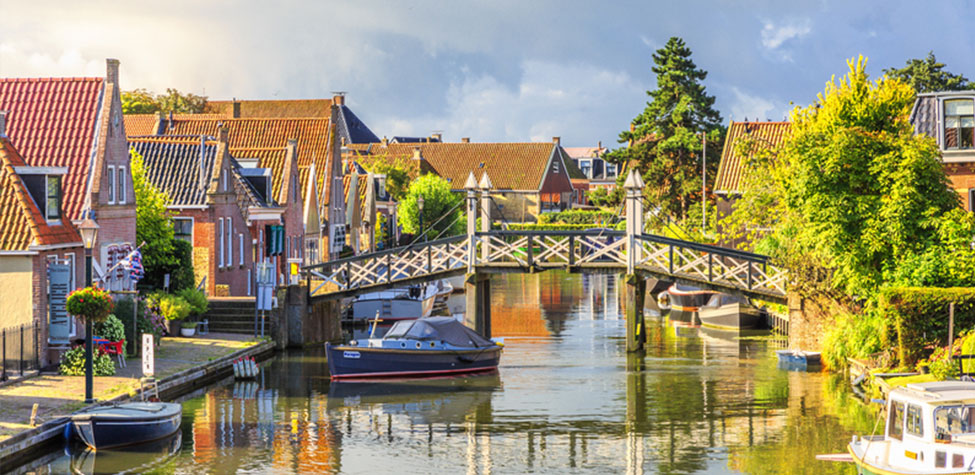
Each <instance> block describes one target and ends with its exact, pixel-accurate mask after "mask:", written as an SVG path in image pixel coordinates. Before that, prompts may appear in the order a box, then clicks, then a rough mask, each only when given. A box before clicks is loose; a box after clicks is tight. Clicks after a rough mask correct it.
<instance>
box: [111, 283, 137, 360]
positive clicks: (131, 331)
mask: <svg viewBox="0 0 975 475" xmlns="http://www.w3.org/2000/svg"><path fill="white" fill-rule="evenodd" d="M135 305H136V304H135V299H134V298H131V297H129V296H122V297H119V298H118V299H117V300H116V301H115V310H114V311H113V313H114V314H115V316H116V317H118V319H119V320H120V321H121V322H122V327H123V328H124V331H125V346H126V347H127V348H126V351H127V352H128V354H130V355H133V354H135V348H136V345H137V344H138V342H136V340H138V339H139V333H140V331H139V324H138V320H139V317H138V315H136V318H135V320H133V319H132V312H133V310H134V308H133V307H135ZM133 326H135V328H133Z"/></svg>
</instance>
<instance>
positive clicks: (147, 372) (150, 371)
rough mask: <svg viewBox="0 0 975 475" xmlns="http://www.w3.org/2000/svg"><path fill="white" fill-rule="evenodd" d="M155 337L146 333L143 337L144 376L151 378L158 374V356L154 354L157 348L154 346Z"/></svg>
mask: <svg viewBox="0 0 975 475" xmlns="http://www.w3.org/2000/svg"><path fill="white" fill-rule="evenodd" d="M152 340H153V335H152V334H151V333H146V334H143V335H142V375H143V376H146V377H149V376H153V375H155V373H156V355H155V353H153V352H154V351H155V349H156V346H155V345H154V344H153V341H152Z"/></svg>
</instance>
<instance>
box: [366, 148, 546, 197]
mask: <svg viewBox="0 0 975 475" xmlns="http://www.w3.org/2000/svg"><path fill="white" fill-rule="evenodd" d="M555 147H557V145H555V144H554V143H552V142H526V143H479V142H475V143H464V142H459V143H458V142H452V143H405V144H388V145H386V146H383V145H382V144H353V145H349V146H348V148H349V150H350V152H351V153H350V155H349V158H354V159H355V160H357V161H359V163H361V164H362V165H363V166H364V167H365V168H366V169H369V168H371V166H370V164H371V163H372V162H374V161H375V160H396V161H398V162H400V163H409V165H408V166H409V168H408V170H409V171H410V175H411V177H415V176H416V175H418V174H420V173H422V172H426V171H431V172H433V173H436V174H437V175H440V176H441V177H443V178H445V179H447V181H449V182H450V184H451V188H453V189H455V190H458V189H461V188H463V187H464V182H465V181H467V176H468V174H469V173H470V172H472V171H473V172H474V177H475V178H477V179H478V180H480V178H481V175H483V174H484V173H487V174H488V176H489V177H490V178H491V183H492V184H493V185H494V187H495V188H496V189H500V190H523V191H524V190H529V191H538V190H540V189H541V187H542V179H543V178H544V177H545V172H546V170H547V169H546V166H547V165H548V162H549V158H550V157H551V156H552V153H553V151H554V150H555ZM415 149H419V150H420V155H421V156H422V157H423V162H426V163H425V164H422V165H421V164H420V161H419V160H416V159H413V158H412V157H413V153H414V150H415ZM363 155H371V156H373V157H374V158H372V159H369V158H366V157H364V156H363Z"/></svg>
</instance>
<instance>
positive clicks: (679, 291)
mask: <svg viewBox="0 0 975 475" xmlns="http://www.w3.org/2000/svg"><path fill="white" fill-rule="evenodd" d="M716 293H717V292H715V291H713V290H703V289H699V288H697V287H691V286H689V285H681V284H674V285H671V286H670V288H669V289H667V295H668V296H669V297H670V302H669V303H670V308H671V309H673V310H683V311H685V312H696V311H698V309H699V308H701V306H702V305H704V304H706V303H707V302H708V300H709V299H710V298H711V296H712V295H714V294H716Z"/></svg>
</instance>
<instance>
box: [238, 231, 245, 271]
mask: <svg viewBox="0 0 975 475" xmlns="http://www.w3.org/2000/svg"><path fill="white" fill-rule="evenodd" d="M237 264H239V265H244V233H238V234H237Z"/></svg>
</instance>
